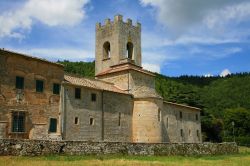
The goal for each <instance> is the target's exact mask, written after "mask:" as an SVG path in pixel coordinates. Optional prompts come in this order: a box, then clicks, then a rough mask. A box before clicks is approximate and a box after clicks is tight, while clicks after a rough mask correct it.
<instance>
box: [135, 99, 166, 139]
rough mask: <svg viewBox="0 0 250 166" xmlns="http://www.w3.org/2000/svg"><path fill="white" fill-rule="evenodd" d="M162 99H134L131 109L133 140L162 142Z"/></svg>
mask: <svg viewBox="0 0 250 166" xmlns="http://www.w3.org/2000/svg"><path fill="white" fill-rule="evenodd" d="M161 107H162V100H159V99H135V101H134V109H133V142H146V143H159V142H162V134H161V130H162V129H161V127H162V126H161V117H159V116H160V115H159V111H160V109H161Z"/></svg>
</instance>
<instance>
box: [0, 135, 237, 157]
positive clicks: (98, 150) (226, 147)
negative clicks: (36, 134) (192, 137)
mask: <svg viewBox="0 0 250 166" xmlns="http://www.w3.org/2000/svg"><path fill="white" fill-rule="evenodd" d="M238 151H239V150H238V147H237V145H236V144H235V143H221V144H215V143H214V144H213V143H204V144H168V143H160V144H144V143H125V142H124V143H121V142H83V141H38V140H8V139H5V140H4V139H0V155H13V156H20V155H21V156H37V155H51V154H52V155H56V154H59V155H60V154H61V155H90V154H92V155H93V154H98V155H102V154H123V155H151V156H152V155H164V156H171V155H184V156H190V155H192V156H194V155H197V156H198V155H226V154H236V153H238Z"/></svg>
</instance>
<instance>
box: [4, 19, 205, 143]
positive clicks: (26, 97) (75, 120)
mask: <svg viewBox="0 0 250 166" xmlns="http://www.w3.org/2000/svg"><path fill="white" fill-rule="evenodd" d="M95 58H96V59H95V60H96V63H95V77H96V78H95V79H89V78H83V77H78V76H73V75H69V74H66V73H65V72H64V66H63V65H61V64H57V63H53V62H50V61H47V60H44V59H39V58H35V57H31V56H27V55H24V54H20V53H16V52H12V51H7V50H4V49H1V50H0V138H17V139H40V140H47V139H52V140H61V139H63V140H82V141H96V142H101V141H107V142H109V141H110V142H114V141H115V142H145V143H158V142H171V143H175V142H186V143H199V142H201V123H200V109H199V108H194V107H190V106H185V105H181V104H176V103H172V102H167V101H164V100H163V98H162V97H161V96H160V95H158V94H157V92H156V91H155V79H154V77H155V75H154V73H152V72H149V71H147V70H144V69H143V68H142V67H141V60H142V56H141V25H140V24H139V23H136V25H133V24H132V20H130V19H128V20H127V21H126V22H124V21H123V19H122V16H121V15H117V16H115V18H114V20H113V21H111V20H109V19H107V20H105V24H104V25H101V24H100V23H97V24H96V53H95Z"/></svg>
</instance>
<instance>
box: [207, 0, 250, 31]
mask: <svg viewBox="0 0 250 166" xmlns="http://www.w3.org/2000/svg"><path fill="white" fill-rule="evenodd" d="M249 17H250V2H243V3H240V4H236V5H232V6H226V7H225V8H222V9H220V10H215V11H213V12H212V13H210V14H209V15H207V16H206V17H205V19H204V22H205V24H206V25H207V26H208V27H209V28H218V26H224V25H226V24H228V23H229V22H231V21H233V24H237V23H239V22H242V21H244V20H249Z"/></svg>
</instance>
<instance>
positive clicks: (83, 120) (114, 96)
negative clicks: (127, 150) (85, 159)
mask: <svg viewBox="0 0 250 166" xmlns="http://www.w3.org/2000/svg"><path fill="white" fill-rule="evenodd" d="M78 88H81V93H82V94H81V96H82V98H81V99H75V96H74V90H75V86H72V85H65V87H64V90H65V109H64V113H65V117H64V125H63V126H64V133H63V135H64V137H63V138H64V139H66V140H88V141H103V140H104V141H121V142H124V141H127V142H128V141H131V138H132V108H133V100H132V97H131V96H130V95H125V94H119V93H114V92H108V91H101V90H95V89H89V88H84V87H78ZM91 93H95V94H96V101H95V102H92V101H91ZM75 117H78V119H79V124H74V119H75ZM90 118H93V119H94V124H93V125H90ZM119 119H120V123H119ZM119 124H120V125H119Z"/></svg>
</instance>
